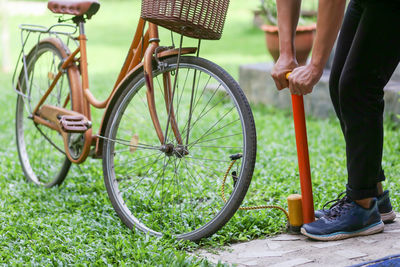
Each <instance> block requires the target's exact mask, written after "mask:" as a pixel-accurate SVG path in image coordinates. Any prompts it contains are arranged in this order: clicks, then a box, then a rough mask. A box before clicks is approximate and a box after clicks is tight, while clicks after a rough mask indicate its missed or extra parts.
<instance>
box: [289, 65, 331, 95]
mask: <svg viewBox="0 0 400 267" xmlns="http://www.w3.org/2000/svg"><path fill="white" fill-rule="evenodd" d="M322 72H323V69H322V68H320V67H316V66H313V65H312V64H308V65H306V66H301V67H298V68H296V69H294V70H293V71H292V73H291V74H290V75H289V77H288V82H289V89H290V93H291V94H293V95H306V94H309V93H311V92H312V90H313V87H314V85H315V84H316V83H317V82H318V81H319V79H320V78H321V76H322Z"/></svg>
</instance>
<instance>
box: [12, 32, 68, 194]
mask: <svg viewBox="0 0 400 267" xmlns="http://www.w3.org/2000/svg"><path fill="white" fill-rule="evenodd" d="M54 40H57V39H54ZM57 42H58V41H57ZM63 54H65V51H61V50H60V48H58V47H56V46H55V45H54V44H53V43H52V42H51V40H50V39H46V40H43V41H41V42H39V43H38V44H37V45H35V46H34V47H33V48H32V50H31V51H30V53H29V54H28V56H27V57H26V66H27V75H28V81H30V82H26V81H27V79H25V74H24V68H22V70H21V74H20V75H19V80H18V81H19V85H20V86H19V89H20V90H21V93H23V94H26V95H27V96H28V97H29V99H25V100H24V97H23V96H22V95H20V94H18V97H17V105H16V116H15V127H16V128H15V129H16V141H17V150H18V156H19V160H20V163H21V167H22V170H23V173H24V175H25V177H26V179H27V180H28V181H31V182H33V183H34V184H36V185H40V186H44V187H53V186H57V185H60V184H61V183H62V182H63V181H64V179H65V177H66V176H67V174H68V171H69V169H70V166H71V162H70V161H69V159H68V158H67V156H66V155H65V153H62V152H61V151H63V149H64V145H63V140H62V137H61V135H59V134H58V133H57V132H56V131H54V130H51V129H48V128H46V127H45V126H42V125H39V124H35V123H34V122H33V120H32V119H30V118H29V115H30V114H29V113H31V112H32V110H33V108H34V107H35V106H36V103H37V101H38V99H40V98H39V97H41V96H42V95H43V93H44V92H45V91H46V90H47V88H48V86H49V84H50V83H51V81H52V79H54V77H55V74H57V72H58V67H59V65H60V62H62V59H63V56H62V55H63ZM49 59H50V60H51V62H50V63H49V62H46V61H47V60H49ZM39 79H40V80H39ZM65 79H66V80H67V83H65ZM27 85H28V86H27ZM28 87H29V89H30V90H28ZM56 93H57V94H58V95H56ZM70 94H71V88H70V82H69V77H68V74H67V73H63V74H62V77H61V78H60V79H59V82H58V83H57V85H56V86H55V88H54V90H53V91H52V93H51V94H50V95H49V97H48V98H47V100H46V102H45V103H44V104H52V105H56V106H61V105H62V104H63V103H61V101H60V99H61V98H63V99H65V97H67V95H69V96H70ZM24 101H25V102H24ZM71 101H72V100H70V101H69V104H68V106H69V107H70V106H71ZM67 108H68V107H67ZM31 134H32V135H31ZM56 147H57V148H58V149H57V148H56Z"/></svg>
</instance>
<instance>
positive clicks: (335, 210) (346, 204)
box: [326, 196, 352, 218]
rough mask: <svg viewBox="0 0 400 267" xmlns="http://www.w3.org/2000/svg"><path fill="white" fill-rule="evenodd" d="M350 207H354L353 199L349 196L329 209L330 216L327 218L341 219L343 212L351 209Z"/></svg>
mask: <svg viewBox="0 0 400 267" xmlns="http://www.w3.org/2000/svg"><path fill="white" fill-rule="evenodd" d="M350 207H352V205H351V198H350V197H348V196H344V197H342V198H341V199H340V200H339V201H337V202H336V203H335V204H334V205H333V206H332V207H331V208H330V209H329V214H327V215H326V217H328V218H336V217H339V216H340V215H341V214H343V211H345V210H347V209H349V208H350Z"/></svg>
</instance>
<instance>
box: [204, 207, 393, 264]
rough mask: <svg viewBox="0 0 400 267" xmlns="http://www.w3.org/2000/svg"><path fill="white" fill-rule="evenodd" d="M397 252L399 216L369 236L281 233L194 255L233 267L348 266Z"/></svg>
mask: <svg viewBox="0 0 400 267" xmlns="http://www.w3.org/2000/svg"><path fill="white" fill-rule="evenodd" d="M399 253H400V214H397V220H396V221H395V222H394V223H391V224H386V225H385V231H384V232H383V233H380V234H375V235H371V236H364V237H356V238H350V239H345V240H339V241H333V242H321V241H313V240H311V239H308V238H306V237H305V236H302V235H291V234H282V235H278V236H275V237H272V238H267V239H259V240H254V241H251V242H246V243H238V244H233V245H231V246H229V247H225V248H224V249H223V250H220V251H218V252H216V254H213V253H210V252H207V251H205V250H199V251H197V252H196V255H198V256H200V257H203V258H207V259H208V260H209V261H211V262H213V263H218V262H219V261H220V262H222V263H228V264H236V265H237V266H271V267H272V266H274V267H278V266H279V267H290V266H305V267H307V266H324V267H325V266H335V267H339V266H351V265H354V264H358V263H362V262H367V261H371V260H376V259H379V258H383V257H386V256H389V255H393V254H399Z"/></svg>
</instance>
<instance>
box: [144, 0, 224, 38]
mask: <svg viewBox="0 0 400 267" xmlns="http://www.w3.org/2000/svg"><path fill="white" fill-rule="evenodd" d="M228 6H229V0H142V14H141V16H142V18H143V19H145V20H147V21H149V22H152V23H154V24H157V25H160V26H162V27H165V28H167V29H170V30H172V31H174V32H177V33H180V34H183V35H185V36H188V37H193V38H198V39H208V40H218V39H220V38H221V34H222V30H223V28H224V23H225V18H226V12H227V11H228Z"/></svg>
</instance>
